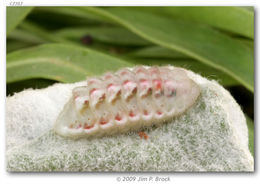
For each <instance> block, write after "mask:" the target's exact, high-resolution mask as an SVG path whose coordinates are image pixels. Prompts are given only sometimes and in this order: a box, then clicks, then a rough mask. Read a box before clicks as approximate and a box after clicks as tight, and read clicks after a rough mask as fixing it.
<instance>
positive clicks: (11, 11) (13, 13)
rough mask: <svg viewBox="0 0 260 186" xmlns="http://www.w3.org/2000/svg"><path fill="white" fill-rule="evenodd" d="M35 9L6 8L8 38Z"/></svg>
mask: <svg viewBox="0 0 260 186" xmlns="http://www.w3.org/2000/svg"><path fill="white" fill-rule="evenodd" d="M32 9H33V7H7V8H6V18H7V21H6V35H7V36H8V35H9V34H10V33H11V32H12V31H13V30H14V28H15V27H16V26H17V25H18V24H19V23H20V22H21V21H22V20H23V19H24V18H25V17H26V16H27V15H28V14H29V13H30V11H31V10H32Z"/></svg>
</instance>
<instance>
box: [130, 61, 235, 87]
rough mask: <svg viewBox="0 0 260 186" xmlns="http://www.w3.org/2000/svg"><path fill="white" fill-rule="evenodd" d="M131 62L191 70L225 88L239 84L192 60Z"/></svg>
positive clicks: (220, 72)
mask: <svg viewBox="0 0 260 186" xmlns="http://www.w3.org/2000/svg"><path fill="white" fill-rule="evenodd" d="M128 61H129V62H132V63H134V64H138V65H139V64H142V65H159V66H162V65H173V66H177V67H182V68H185V69H188V70H191V71H193V72H195V73H197V74H201V75H202V76H204V77H206V78H208V79H214V80H216V81H218V82H219V83H220V84H222V85H223V86H234V85H238V84H239V83H238V82H237V81H236V80H234V79H233V78H232V77H230V76H228V75H227V74H225V73H224V72H222V71H219V70H216V69H214V68H212V67H210V66H207V65H205V64H203V63H199V62H198V61H195V60H192V59H145V58H144V59H140V58H139V59H138V58H135V59H131V58H130V59H129V60H128Z"/></svg>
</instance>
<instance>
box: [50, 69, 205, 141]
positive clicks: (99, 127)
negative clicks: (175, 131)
mask: <svg viewBox="0 0 260 186" xmlns="http://www.w3.org/2000/svg"><path fill="white" fill-rule="evenodd" d="M199 94H200V88H199V86H198V85H197V84H196V83H195V82H194V81H192V80H191V79H190V78H189V77H188V76H187V74H186V71H185V70H184V69H182V68H176V67H171V66H164V67H156V66H153V67H146V66H137V67H135V68H132V69H130V68H123V69H121V70H119V71H117V72H116V73H110V72H108V73H106V74H104V75H103V76H101V77H99V78H89V79H88V80H87V81H86V86H82V87H76V88H74V89H73V91H72V97H71V99H70V100H69V102H68V103H67V104H66V105H65V106H64V109H63V111H62V112H61V113H60V115H59V116H58V119H57V121H56V123H55V126H54V130H55V131H56V132H57V133H58V134H59V135H62V136H65V137H74V138H78V137H89V136H103V135H111V134H114V133H119V132H127V131H130V130H138V129H141V128H142V127H144V126H145V127H147V126H151V125H153V124H159V123H162V122H163V121H167V120H169V119H171V118H173V117H174V116H177V115H180V114H181V113H183V112H184V111H186V110H187V109H188V108H189V107H190V106H191V105H193V104H194V103H195V101H196V100H197V98H198V96H199Z"/></svg>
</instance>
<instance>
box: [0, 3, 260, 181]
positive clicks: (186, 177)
mask: <svg viewBox="0 0 260 186" xmlns="http://www.w3.org/2000/svg"><path fill="white" fill-rule="evenodd" d="M10 2H14V1H11V0H6V1H4V0H1V1H0V5H1V6H0V16H1V17H0V24H1V27H0V28H1V30H0V41H1V43H0V52H1V55H0V56H1V60H0V65H1V66H0V75H1V81H0V87H1V89H0V90H1V93H0V95H1V96H0V98H1V103H2V104H0V105H1V106H0V113H1V115H0V131H1V134H0V136H1V137H0V150H1V154H0V171H1V172H0V183H1V185H8V186H9V185H19V186H20V185H26V186H31V185H32V186H36V185H37V186H38V185H60V184H62V185H70V186H71V185H83V186H84V185H86V186H87V185H93V184H97V183H103V184H106V185H108V184H113V185H114V184H115V185H121V184H126V183H122V182H118V181H117V180H116V177H117V176H130V175H135V176H150V175H151V176H154V177H155V176H156V175H159V176H160V177H162V176H170V177H171V181H170V182H165V183H163V182H159V184H167V185H197V184H198V185H207V186H208V185H209V184H210V185H236V186H237V185H242V186H245V185H250V186H251V185H259V184H260V180H259V173H258V170H257V169H258V162H257V160H258V158H259V157H257V160H256V161H255V162H256V173H254V174H247V173H245V174H241V173H239V174H234V173H233V174H223V173H221V174H216V173H214V174H209V173H206V174H198V173H196V174H192V173H183V174H176V173H170V174H159V173H158V174H156V173H154V174H149V173H146V174H137V173H134V174H132V173H126V174H119V173H107V174H104V173H103V174H98V173H78V174H70V173H68V174H64V173H62V174H57V173H48V174H46V173H45V174H36V173H30V174H28V173H22V174H10V173H7V172H6V171H5V157H4V154H5V142H4V138H5V128H4V125H5V120H4V104H3V103H4V102H5V87H6V84H5V82H6V80H5V77H6V76H5V68H6V67H5V56H6V48H5V41H6V36H5V35H6V34H5V23H6V20H5V19H6V15H5V6H9V5H10ZM18 2H19V1H18ZM22 2H23V5H24V6H55V5H56V6H83V5H84V6H91V5H92V6H108V5H110V6H123V5H128V6H138V5H139V6H147V5H149V6H167V5H168V6H169V5H171V6H231V5H233V6H234V5H235V6H255V10H256V15H255V17H256V28H255V30H256V31H257V30H258V28H257V27H258V19H257V10H258V8H259V2H260V1H257V0H254V1H253V0H229V1H227V0H212V1H210V2H209V1H205V0H204V1H203V0H197V1H196V3H195V1H194V0H186V1H181V0H179V1H171V0H121V1H120V0H87V1H86V0H70V1H69V0H22ZM256 34H257V33H256ZM255 38H256V42H255V43H258V42H257V41H258V37H257V35H256V37H255ZM255 53H256V54H255V56H256V57H257V53H258V51H255ZM256 62H257V58H256V59H255V63H256ZM258 66H259V65H256V67H258ZM256 71H258V72H259V69H256ZM256 83H257V87H259V85H258V84H259V83H258V81H257V82H256ZM255 91H256V92H258V91H257V90H255ZM255 94H256V93H255ZM257 97H258V96H257ZM257 101H258V99H257ZM257 105H258V102H257ZM257 111H258V110H257ZM258 114H259V113H258V112H257V113H256V114H255V116H257V115H258ZM255 124H256V125H258V124H259V123H257V122H255ZM258 128H259V127H258ZM258 128H257V129H258ZM255 132H256V133H257V134H258V131H255ZM255 136H257V135H255ZM256 144H257V146H256V147H255V148H256V152H257V149H258V148H259V145H258V144H259V143H258V142H257V141H256ZM256 155H258V153H256ZM129 183H130V182H127V184H129ZM132 183H133V184H135V185H140V184H144V183H141V182H132ZM145 183H147V184H151V185H155V184H156V185H157V184H158V183H156V182H145Z"/></svg>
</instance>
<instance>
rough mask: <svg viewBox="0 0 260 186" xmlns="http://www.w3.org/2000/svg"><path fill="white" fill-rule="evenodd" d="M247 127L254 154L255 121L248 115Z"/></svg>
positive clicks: (251, 149) (250, 147)
mask: <svg viewBox="0 0 260 186" xmlns="http://www.w3.org/2000/svg"><path fill="white" fill-rule="evenodd" d="M246 121H247V127H248V138H249V150H250V152H251V154H252V155H253V156H254V152H255V150H254V122H253V121H252V119H251V118H249V117H248V116H247V115H246Z"/></svg>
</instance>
